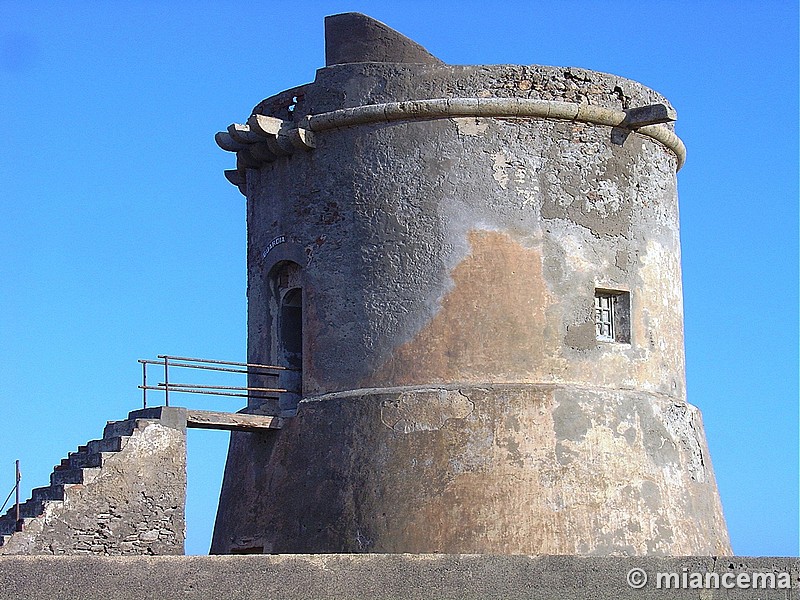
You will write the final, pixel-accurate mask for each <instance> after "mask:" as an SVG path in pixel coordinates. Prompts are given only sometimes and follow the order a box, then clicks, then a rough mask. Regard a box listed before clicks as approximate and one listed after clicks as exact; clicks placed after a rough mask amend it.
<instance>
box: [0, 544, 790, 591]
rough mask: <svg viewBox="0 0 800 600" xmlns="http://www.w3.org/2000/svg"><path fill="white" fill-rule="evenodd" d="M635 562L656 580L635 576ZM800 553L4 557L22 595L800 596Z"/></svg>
mask: <svg viewBox="0 0 800 600" xmlns="http://www.w3.org/2000/svg"><path fill="white" fill-rule="evenodd" d="M633 568H639V569H643V570H644V571H645V572H646V573H647V574H648V576H650V579H651V581H650V582H648V584H647V585H646V586H645V587H644V588H643V589H632V588H630V587H629V586H628V584H627V582H626V577H627V574H628V572H629V571H630V570H631V569H633ZM658 572H674V573H678V574H682V573H693V572H716V573H719V574H720V575H722V574H724V573H736V574H738V573H748V574H752V573H756V572H761V573H779V572H788V573H790V574H791V582H792V586H793V587H792V588H791V589H759V590H753V589H722V588H720V589H715V590H698V589H656V588H655V585H654V579H655V574H656V573H658ZM798 586H800V559H798V558H775V557H761V558H748V557H707V556H705V557H677V558H653V557H638V558H600V557H591V558H590V557H575V556H539V557H537V556H476V555H411V554H397V555H391V554H326V555H259V556H159V557H145V556H136V557H110V558H100V557H88V556H86V557H84V556H65V557H45V556H9V557H2V558H0V597H3V598H14V599H15V600H29V599H30V600H39V599H50V598H59V599H60V600H71V599H76V600H78V599H80V600H95V599H97V600H100V599H103V600H107V599H108V598H115V599H117V600H129V599H130V600H133V599H137V600H141V599H153V600H156V599H157V600H173V599H177V598H180V599H182V600H194V599H198V600H199V599H201V598H202V599H215V600H222V599H229V598H259V599H265V600H266V599H269V600H306V599H308V600H312V599H313V600H325V599H333V598H336V599H337V600H350V599H352V600H356V599H367V598H368V599H373V598H379V599H382V600H388V599H400V598H403V599H436V600H448V599H453V600H456V599H458V600H471V599H475V600H478V599H480V600H487V599H494V598H497V599H503V600H517V599H519V600H522V599H525V600H531V599H534V598H536V599H544V600H549V599H551V598H552V599H556V598H558V599H559V600H562V599H573V598H574V599H575V600H578V599H580V600H586V599H592V598H597V599H611V598H613V599H621V598H631V599H634V598H635V599H637V600H638V599H647V598H669V599H670V600H675V599H688V598H693V599H696V598H704V599H706V598H707V599H712V598H761V599H771V598H782V599H785V598H798V597H800V587H798Z"/></svg>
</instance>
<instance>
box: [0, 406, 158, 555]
mask: <svg viewBox="0 0 800 600" xmlns="http://www.w3.org/2000/svg"><path fill="white" fill-rule="evenodd" d="M159 411H160V409H159V408H155V409H143V410H137V411H133V412H131V413H130V414H129V415H128V418H127V419H124V420H121V421H109V422H108V423H107V424H106V426H105V429H104V430H103V437H102V438H101V439H97V440H91V441H90V442H88V443H87V444H86V445H83V446H79V447H78V449H77V451H75V452H70V453H69V454H68V455H67V457H66V458H64V459H62V461H61V463H60V464H58V465H56V466H55V468H54V469H53V472H52V473H51V475H50V485H48V486H45V487H38V488H34V489H33V490H32V492H31V497H30V499H28V500H27V501H26V502H24V503H22V504H20V522H19V523H18V522H17V521H16V509H15V507H14V506H12V507H11V508H10V509H9V510H8V511H7V512H6V513H5V514H4V515H2V516H0V547H1V546H4V545H6V544H7V543H8V542H9V540H10V539H11V536H12V535H14V534H15V533H16V532H18V531H21V530H25V529H26V528H27V526H28V525H29V524H30V523H31V522H32V521H33V520H34V519H37V518H39V517H41V516H42V515H43V514H44V513H45V512H46V510H48V509H49V508H54V507H58V506H61V505H64V503H65V501H67V499H68V498H69V497H70V494H71V493H74V490H77V489H80V488H83V487H84V486H86V485H89V484H91V483H92V482H93V481H94V480H95V479H96V478H97V477H98V476H99V475H100V473H101V471H102V470H103V465H104V464H105V463H106V461H108V460H109V459H110V458H111V457H114V456H115V455H117V453H119V452H120V451H122V450H123V449H124V448H125V446H126V444H127V443H128V441H129V440H130V439H131V436H132V435H134V433H135V432H136V431H137V430H141V429H144V427H146V426H147V425H148V424H151V423H155V422H157V419H158V417H159V415H160V412H159ZM146 417H151V418H150V419H148V418H146ZM153 417H155V419H154V418H153ZM0 553H1V552H0Z"/></svg>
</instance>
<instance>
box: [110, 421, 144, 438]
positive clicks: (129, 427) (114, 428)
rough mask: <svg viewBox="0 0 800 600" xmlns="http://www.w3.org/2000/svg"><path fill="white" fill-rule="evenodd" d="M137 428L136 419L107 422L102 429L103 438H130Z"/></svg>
mask: <svg viewBox="0 0 800 600" xmlns="http://www.w3.org/2000/svg"><path fill="white" fill-rule="evenodd" d="M136 427H137V420H136V419H125V420H123V421H108V422H107V423H106V426H105V428H104V429H103V438H104V439H108V438H113V437H122V436H130V435H131V434H133V431H134V430H135V429H136Z"/></svg>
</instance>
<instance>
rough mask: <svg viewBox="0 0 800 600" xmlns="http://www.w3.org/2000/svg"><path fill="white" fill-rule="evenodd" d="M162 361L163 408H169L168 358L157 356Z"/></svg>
mask: <svg viewBox="0 0 800 600" xmlns="http://www.w3.org/2000/svg"><path fill="white" fill-rule="evenodd" d="M158 358H163V359H164V406H169V357H167V356H159V357H158Z"/></svg>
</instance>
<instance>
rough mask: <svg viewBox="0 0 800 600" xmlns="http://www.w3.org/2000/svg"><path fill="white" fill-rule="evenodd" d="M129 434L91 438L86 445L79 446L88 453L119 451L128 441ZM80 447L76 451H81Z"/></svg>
mask: <svg viewBox="0 0 800 600" xmlns="http://www.w3.org/2000/svg"><path fill="white" fill-rule="evenodd" d="M129 439H130V436H126V435H123V436H114V437H110V438H103V439H102V440H92V441H91V442H89V443H88V444H86V446H85V447H84V446H81V448H85V450H86V451H87V452H88V453H89V454H99V453H100V452H119V451H120V450H122V449H123V448H124V447H125V444H127V443H128V440H129ZM81 448H79V449H78V451H81Z"/></svg>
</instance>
